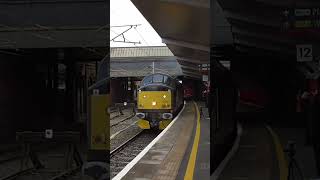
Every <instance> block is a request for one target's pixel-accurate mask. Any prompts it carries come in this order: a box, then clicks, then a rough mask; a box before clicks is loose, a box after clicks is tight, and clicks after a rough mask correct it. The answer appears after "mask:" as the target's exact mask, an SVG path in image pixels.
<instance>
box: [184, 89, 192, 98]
mask: <svg viewBox="0 0 320 180" xmlns="http://www.w3.org/2000/svg"><path fill="white" fill-rule="evenodd" d="M183 91H184V98H185V99H190V98H192V96H193V89H192V87H184V89H183Z"/></svg>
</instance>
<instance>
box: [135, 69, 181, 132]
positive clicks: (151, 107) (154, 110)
mask: <svg viewBox="0 0 320 180" xmlns="http://www.w3.org/2000/svg"><path fill="white" fill-rule="evenodd" d="M182 106H183V88H182V83H180V82H179V81H178V80H177V79H175V78H173V77H171V76H169V75H166V74H161V73H155V74H152V75H149V76H146V77H144V78H143V80H142V81H141V84H140V88H139V89H138V94H137V113H136V116H137V117H138V118H139V121H138V126H139V127H140V128H142V129H164V128H165V127H167V125H168V124H170V122H171V121H172V119H173V118H174V117H175V116H176V115H177V114H178V112H179V110H180V109H181V108H182Z"/></svg>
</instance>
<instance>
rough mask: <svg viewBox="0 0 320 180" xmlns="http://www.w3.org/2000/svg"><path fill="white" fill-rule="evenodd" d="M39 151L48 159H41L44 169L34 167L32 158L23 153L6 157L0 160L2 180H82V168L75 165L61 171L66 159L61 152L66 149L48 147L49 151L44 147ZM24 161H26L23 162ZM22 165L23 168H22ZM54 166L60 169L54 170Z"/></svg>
mask: <svg viewBox="0 0 320 180" xmlns="http://www.w3.org/2000/svg"><path fill="white" fill-rule="evenodd" d="M37 149H38V153H40V154H39V155H40V156H45V157H46V158H45V159H41V162H42V163H44V164H43V165H44V167H42V166H41V167H36V166H33V165H32V163H31V162H30V160H31V159H30V158H31V157H29V156H25V155H22V154H21V153H18V154H8V155H10V156H9V157H6V156H4V158H2V159H0V168H1V169H2V174H0V180H38V179H39V180H40V179H41V180H63V179H68V180H69V179H70V180H71V179H72V180H73V179H78V180H79V179H80V178H79V176H80V175H81V166H79V165H76V164H73V165H72V166H71V167H70V168H68V169H61V163H63V162H64V159H65V156H64V153H63V152H64V151H63V152H61V151H62V150H63V149H64V148H63V147H52V146H48V147H47V149H46V148H43V147H41V148H37ZM39 151H40V152H39ZM56 151H57V153H58V154H52V152H56ZM48 153H50V154H48ZM2 155H3V154H2ZM22 159H24V160H23V161H22ZM22 162H24V163H22ZM21 163H22V164H23V166H21V165H22V164H21ZM54 166H56V167H59V168H57V169H56V168H52V167H54ZM21 167H23V168H21ZM6 169H7V170H6ZM5 170H6V171H5Z"/></svg>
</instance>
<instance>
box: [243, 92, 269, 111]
mask: <svg viewBox="0 0 320 180" xmlns="http://www.w3.org/2000/svg"><path fill="white" fill-rule="evenodd" d="M239 96H240V97H239V99H240V102H241V103H243V104H247V105H251V106H256V107H264V106H265V105H266V104H267V102H268V97H267V93H266V92H265V91H264V90H263V89H260V88H254V89H240V90H239Z"/></svg>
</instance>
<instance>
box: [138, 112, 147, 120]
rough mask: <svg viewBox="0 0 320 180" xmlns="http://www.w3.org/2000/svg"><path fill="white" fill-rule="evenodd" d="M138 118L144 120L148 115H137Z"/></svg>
mask: <svg viewBox="0 0 320 180" xmlns="http://www.w3.org/2000/svg"><path fill="white" fill-rule="evenodd" d="M136 117H138V118H139V119H143V118H145V117H146V115H145V114H144V113H137V114H136Z"/></svg>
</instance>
